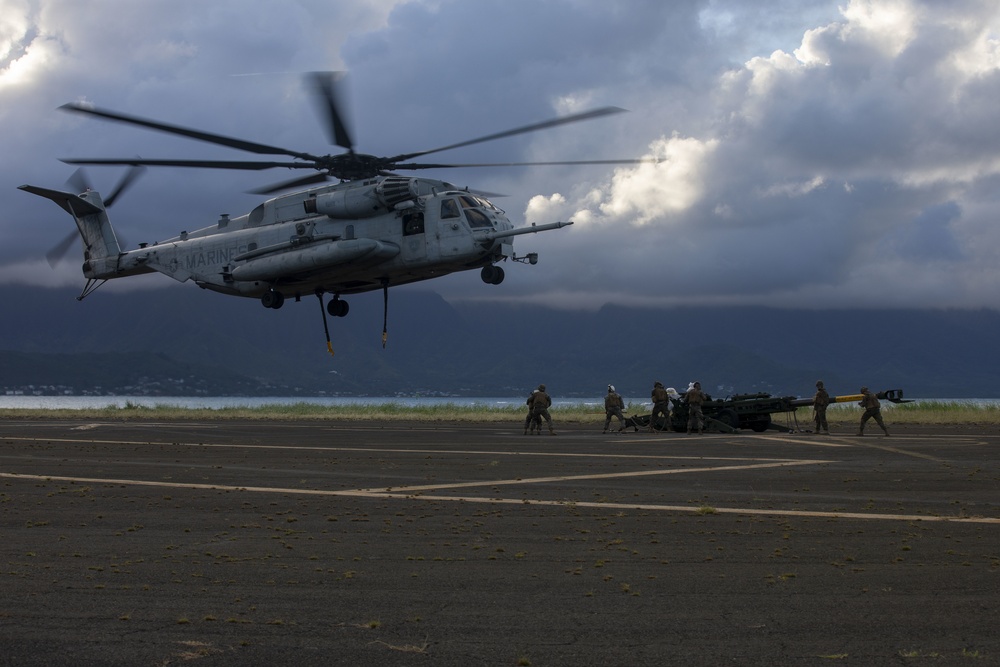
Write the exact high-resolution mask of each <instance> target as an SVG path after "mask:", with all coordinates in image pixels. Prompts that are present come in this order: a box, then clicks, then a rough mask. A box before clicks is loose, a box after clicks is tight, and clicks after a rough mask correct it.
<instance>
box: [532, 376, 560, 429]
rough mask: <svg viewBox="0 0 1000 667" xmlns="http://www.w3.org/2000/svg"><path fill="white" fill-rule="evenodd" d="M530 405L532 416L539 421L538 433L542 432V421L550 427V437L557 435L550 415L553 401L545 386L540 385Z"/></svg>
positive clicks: (533, 394)
mask: <svg viewBox="0 0 1000 667" xmlns="http://www.w3.org/2000/svg"><path fill="white" fill-rule="evenodd" d="M528 400H529V401H530V403H529V405H530V406H531V415H529V417H531V416H534V417H535V418H536V419H538V420H539V424H538V432H539V433H541V432H542V425H541V420H542V419H544V420H545V424H546V425H547V426H548V427H549V435H555V434H556V432H555V430H553V428H552V416H551V415H550V414H549V406H551V405H552V399H551V398H549V395H548V394H546V393H545V385H544V384H540V385H538V390H537V391H534V392H532V394H531V398H529V399H528Z"/></svg>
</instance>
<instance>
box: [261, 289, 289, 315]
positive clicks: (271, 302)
mask: <svg viewBox="0 0 1000 667" xmlns="http://www.w3.org/2000/svg"><path fill="white" fill-rule="evenodd" d="M260 302H261V303H262V304H264V307H265V308H274V309H275V310H277V309H278V308H281V307H282V306H283V305H284V304H285V295H284V294H282V293H281V292H276V291H275V290H273V289H272V290H268V291H266V292H264V293H263V294H262V295H261V297H260Z"/></svg>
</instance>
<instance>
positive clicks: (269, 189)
mask: <svg viewBox="0 0 1000 667" xmlns="http://www.w3.org/2000/svg"><path fill="white" fill-rule="evenodd" d="M329 178H330V177H329V176H327V175H326V174H313V175H312V176H306V177H305V178H296V179H294V180H291V181H285V182H284V183H275V184H274V185H267V186H264V187H262V188H257V189H255V190H247V193H249V194H252V195H269V194H271V193H274V192H281V191H282V190H287V189H289V188H298V187H302V186H305V185H314V184H316V183H324V182H326V181H327V180H329Z"/></svg>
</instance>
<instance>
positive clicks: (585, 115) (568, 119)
mask: <svg viewBox="0 0 1000 667" xmlns="http://www.w3.org/2000/svg"><path fill="white" fill-rule="evenodd" d="M623 111H626V110H625V109H622V108H621V107H601V108H600V109H593V110H591V111H584V112H582V113H577V114H572V115H570V116H560V117H559V118H553V119H551V120H546V121H542V122H541V123H533V124H531V125H525V126H523V127H517V128H514V129H512V130H506V131H504V132H497V133H495V134H488V135H486V136H485V137H479V138H478V139H469V140H468V141H462V142H459V143H457V144H451V145H449V146H442V147H440V148H432V149H431V150H429V151H421V152H419V153H406V154H404V155H397V156H396V157H393V158H388V159H387V161H388V162H399V161H401V160H412V159H413V158H415V157H420V156H421V155H429V154H430V153H440V152H441V151H447V150H451V149H452V148H461V147H462V146H471V145H473V144H480V143H483V142H485V141H493V140H495V139H503V138H504V137H512V136H514V135H517V134H525V133H527V132H535V131H536V130H545V129H548V128H550V127H558V126H559V125H565V124H567V123H576V122H578V121H581V120H590V119H591V118H600V117H601V116H609V115H611V114H616V113H622V112H623Z"/></svg>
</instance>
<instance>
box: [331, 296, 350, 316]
mask: <svg viewBox="0 0 1000 667" xmlns="http://www.w3.org/2000/svg"><path fill="white" fill-rule="evenodd" d="M350 310H351V305H350V304H349V303H347V302H346V301H341V300H340V299H338V298H336V297H335V298H334V299H333V300H332V301H331V302H330V303H328V304H326V312H328V313H330V315H332V316H333V317H344V316H346V315H347V313H348V311H350Z"/></svg>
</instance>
